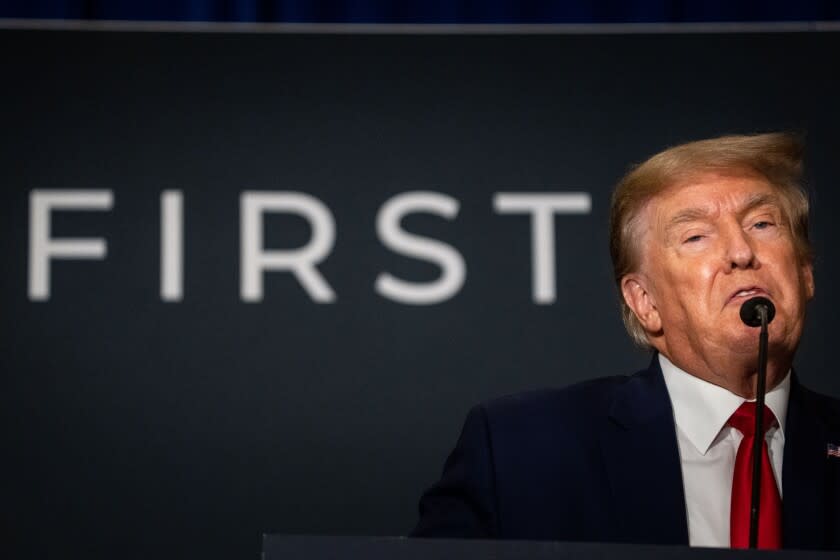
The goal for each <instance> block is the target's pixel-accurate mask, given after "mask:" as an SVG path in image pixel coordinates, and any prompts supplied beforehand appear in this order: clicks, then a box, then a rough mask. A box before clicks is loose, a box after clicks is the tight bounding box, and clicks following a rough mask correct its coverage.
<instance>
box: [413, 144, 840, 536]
mask: <svg viewBox="0 0 840 560" xmlns="http://www.w3.org/2000/svg"><path fill="white" fill-rule="evenodd" d="M800 168H801V149H800V146H799V144H798V142H797V141H796V140H795V139H794V138H792V137H790V136H788V135H785V134H762V135H751V136H728V137H722V138H716V139H711V140H703V141H699V142H692V143H688V144H683V145H680V146H677V147H674V148H670V149H668V150H666V151H664V152H662V153H659V154H657V155H655V156H653V157H652V158H650V159H649V160H647V161H645V162H644V163H642V164H641V165H638V166H637V167H635V168H634V169H633V170H631V171H630V173H628V174H627V175H626V176H625V177H624V178H623V179H622V181H621V182H620V183H619V185H618V186H617V188H616V190H615V192H614V194H613V200H612V208H611V226H610V227H611V235H610V245H611V254H612V260H613V266H614V270H615V279H616V283H617V285H618V288H619V291H620V293H621V295H622V315H623V318H624V321H625V324H626V326H627V329H628V331H629V333H630V335H631V336H632V337H633V339H634V340H635V341H636V342H637V343H638V344H640V345H642V346H644V347H646V348H650V349H652V350H653V351H654V355H653V359H652V362H651V364H650V367H649V368H648V369H647V370H645V371H641V372H639V373H636V374H635V375H633V376H630V377H625V376H619V377H611V378H604V379H597V380H594V381H589V382H585V383H582V384H578V385H575V386H572V387H569V388H566V389H562V390H546V391H537V392H531V393H527V394H521V395H515V396H510V397H505V398H502V399H498V400H495V401H492V402H490V403H487V404H483V405H480V406H478V407H476V408H474V409H473V410H472V411H471V412H470V414H469V415H468V417H467V420H466V423H465V425H464V428H463V432H462V434H461V437H460V439H459V441H458V443H457V445H456V447H455V449H454V451H453V452H452V454H451V455H450V457H449V459H448V460H447V462H446V465H445V467H444V471H443V475H442V477H441V479H440V481H439V482H438V483H437V484H435V485H434V486H433V487H432V488H431V489H429V490H428V491H427V492H426V493H425V494H424V495H423V497H422V499H421V501H420V520H419V522H418V524H417V526H416V528H415V530H414V532H413V535H414V536H420V537H424V536H428V537H430V536H441V537H480V538H503V539H545V540H560V541H563V540H575V541H612V542H635V543H660V544H690V545H692V546H718V547H728V546H733V547H744V546H747V539H748V532H749V497H750V488H751V477H752V470H751V468H749V465H750V463H751V456H752V442H753V441H754V439H753V438H754V437H762V435H758V436H755V435H754V434H752V433H751V432H752V431H753V430H752V428H751V426H752V425H753V424H752V423H753V422H754V421H755V407H754V404H750V401H751V400H754V399H755V391H756V369H757V340H758V331H757V329H755V328H753V327H748V326H746V325H745V324H744V323H743V322H742V321H741V319H740V316H739V311H740V307H741V304H742V303H743V302H744V301H746V300H747V299H749V298H751V297H754V296H763V297H766V298H768V299H770V300H771V301H772V302H773V304H774V305H775V308H776V315H775V318H774V320H773V321H772V323H771V324H770V327H769V340H770V342H769V361H768V366H767V397H766V403H767V415H766V417H765V418H766V422H765V423H766V426H767V427H768V428H769V429H768V430H767V432H766V434H763V439H764V442H763V445H762V457H761V460H762V463H761V464H762V475H761V476H762V478H761V482H762V484H761V500H762V510H761V519H760V520H759V546H760V547H762V548H778V547H785V548H816V549H830V548H840V457H837V447H836V445H837V444H838V443H840V401H837V400H835V399H831V398H829V397H826V396H822V395H819V394H817V393H814V392H812V391H810V390H808V389H806V388H805V387H803V386H802V385H801V384H800V382H799V380H798V378H797V376H796V374H795V373H793V372H792V371H791V364H792V361H793V356H794V353H795V351H796V348H797V345H798V343H799V339H800V336H801V334H802V328H803V324H804V318H805V304H806V302H807V301H808V300H810V299H811V297H812V296H813V294H814V278H813V271H812V266H811V263H812V255H811V248H810V244H809V242H808V199H807V197H806V195H805V194H804V192H803V191H802V189H801V188H800V187H799V179H800ZM745 403H746V404H745Z"/></svg>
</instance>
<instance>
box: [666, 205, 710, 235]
mask: <svg viewBox="0 0 840 560" xmlns="http://www.w3.org/2000/svg"><path fill="white" fill-rule="evenodd" d="M708 217H709V211H708V210H707V209H705V208H686V209H684V210H680V211H679V212H677V213H676V214H674V216H673V217H671V219H670V220H668V224H667V225H666V226H665V230H666V231H670V230H671V229H673V228H675V227H677V226H678V225H680V224H685V223H687V222H695V221H697V220H703V219H705V218H708Z"/></svg>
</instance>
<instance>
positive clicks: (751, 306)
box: [741, 297, 776, 327]
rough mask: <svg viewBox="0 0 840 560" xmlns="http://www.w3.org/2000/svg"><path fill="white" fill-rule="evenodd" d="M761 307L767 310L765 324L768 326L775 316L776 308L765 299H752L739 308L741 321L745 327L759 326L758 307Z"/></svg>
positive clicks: (759, 315)
mask: <svg viewBox="0 0 840 560" xmlns="http://www.w3.org/2000/svg"><path fill="white" fill-rule="evenodd" d="M762 305H763V306H764V308H765V309H766V310H767V323H768V324H769V323H771V322H772V321H773V317H775V316H776V306H775V305H773V302H772V301H770V300H769V299H767V298H765V297H754V298H750V299H748V300H747V301H745V302H744V304H743V305H742V306H741V320H742V321H743V322H744V324H745V325H747V326H750V327H760V326H761V312H760V310H759V306H762Z"/></svg>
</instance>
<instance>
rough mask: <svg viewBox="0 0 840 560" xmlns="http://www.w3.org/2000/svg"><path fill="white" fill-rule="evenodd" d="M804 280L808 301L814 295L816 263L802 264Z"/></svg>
mask: <svg viewBox="0 0 840 560" xmlns="http://www.w3.org/2000/svg"><path fill="white" fill-rule="evenodd" d="M802 281H803V282H804V283H805V296H806V301H811V298H812V297H814V265H812V264H811V263H807V264H803V265H802Z"/></svg>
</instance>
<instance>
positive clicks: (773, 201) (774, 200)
mask: <svg viewBox="0 0 840 560" xmlns="http://www.w3.org/2000/svg"><path fill="white" fill-rule="evenodd" d="M761 206H775V207H776V208H779V207H780V204H779V197H778V196H776V195H775V194H769V193H760V194H754V195H752V196H751V197H750V198H748V199H747V202H746V203H745V204H744V206H743V208H741V211H740V214H742V215H743V214H746V213H748V212H750V211H752V210H755V209H756V208H760V207H761Z"/></svg>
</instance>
